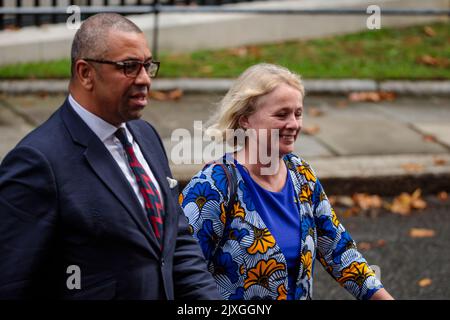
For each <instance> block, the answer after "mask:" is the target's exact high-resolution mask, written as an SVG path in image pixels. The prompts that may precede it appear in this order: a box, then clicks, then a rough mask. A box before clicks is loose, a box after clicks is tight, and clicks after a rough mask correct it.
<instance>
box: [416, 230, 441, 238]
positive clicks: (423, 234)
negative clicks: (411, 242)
mask: <svg viewBox="0 0 450 320" xmlns="http://www.w3.org/2000/svg"><path fill="white" fill-rule="evenodd" d="M435 235H436V232H435V231H434V230H433V229H423V228H411V229H410V230H409V236H410V237H411V238H433V237H434V236H435Z"/></svg>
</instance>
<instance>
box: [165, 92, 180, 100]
mask: <svg viewBox="0 0 450 320" xmlns="http://www.w3.org/2000/svg"><path fill="white" fill-rule="evenodd" d="M182 96H183V90H181V89H175V90H172V91H169V93H168V94H167V97H168V99H169V100H178V99H180V98H181V97H182Z"/></svg>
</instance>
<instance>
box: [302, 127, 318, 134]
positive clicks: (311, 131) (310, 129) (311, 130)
mask: <svg viewBox="0 0 450 320" xmlns="http://www.w3.org/2000/svg"><path fill="white" fill-rule="evenodd" d="M319 131H320V127H319V126H318V125H313V126H311V127H304V128H303V129H302V133H303V134H306V135H308V136H313V135H315V134H317V133H319Z"/></svg>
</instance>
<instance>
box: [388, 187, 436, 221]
mask: <svg viewBox="0 0 450 320" xmlns="http://www.w3.org/2000/svg"><path fill="white" fill-rule="evenodd" d="M421 193H422V192H421V190H420V189H416V190H415V191H414V192H413V193H412V194H408V193H406V192H403V193H402V194H400V195H399V196H398V197H395V199H394V201H393V202H392V204H391V205H389V206H388V209H389V210H390V211H391V212H393V213H398V214H400V215H405V216H406V215H409V214H411V211H412V210H414V209H418V210H421V209H425V208H426V206H427V203H426V202H425V201H424V200H423V199H422V197H421Z"/></svg>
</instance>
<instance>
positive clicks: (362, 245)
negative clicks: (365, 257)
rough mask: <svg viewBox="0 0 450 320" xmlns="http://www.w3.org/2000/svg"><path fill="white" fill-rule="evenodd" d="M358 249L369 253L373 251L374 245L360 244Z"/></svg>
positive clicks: (368, 243)
mask: <svg viewBox="0 0 450 320" xmlns="http://www.w3.org/2000/svg"><path fill="white" fill-rule="evenodd" d="M358 249H359V250H361V251H367V250H370V249H372V244H371V243H370V242H359V243H358Z"/></svg>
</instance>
